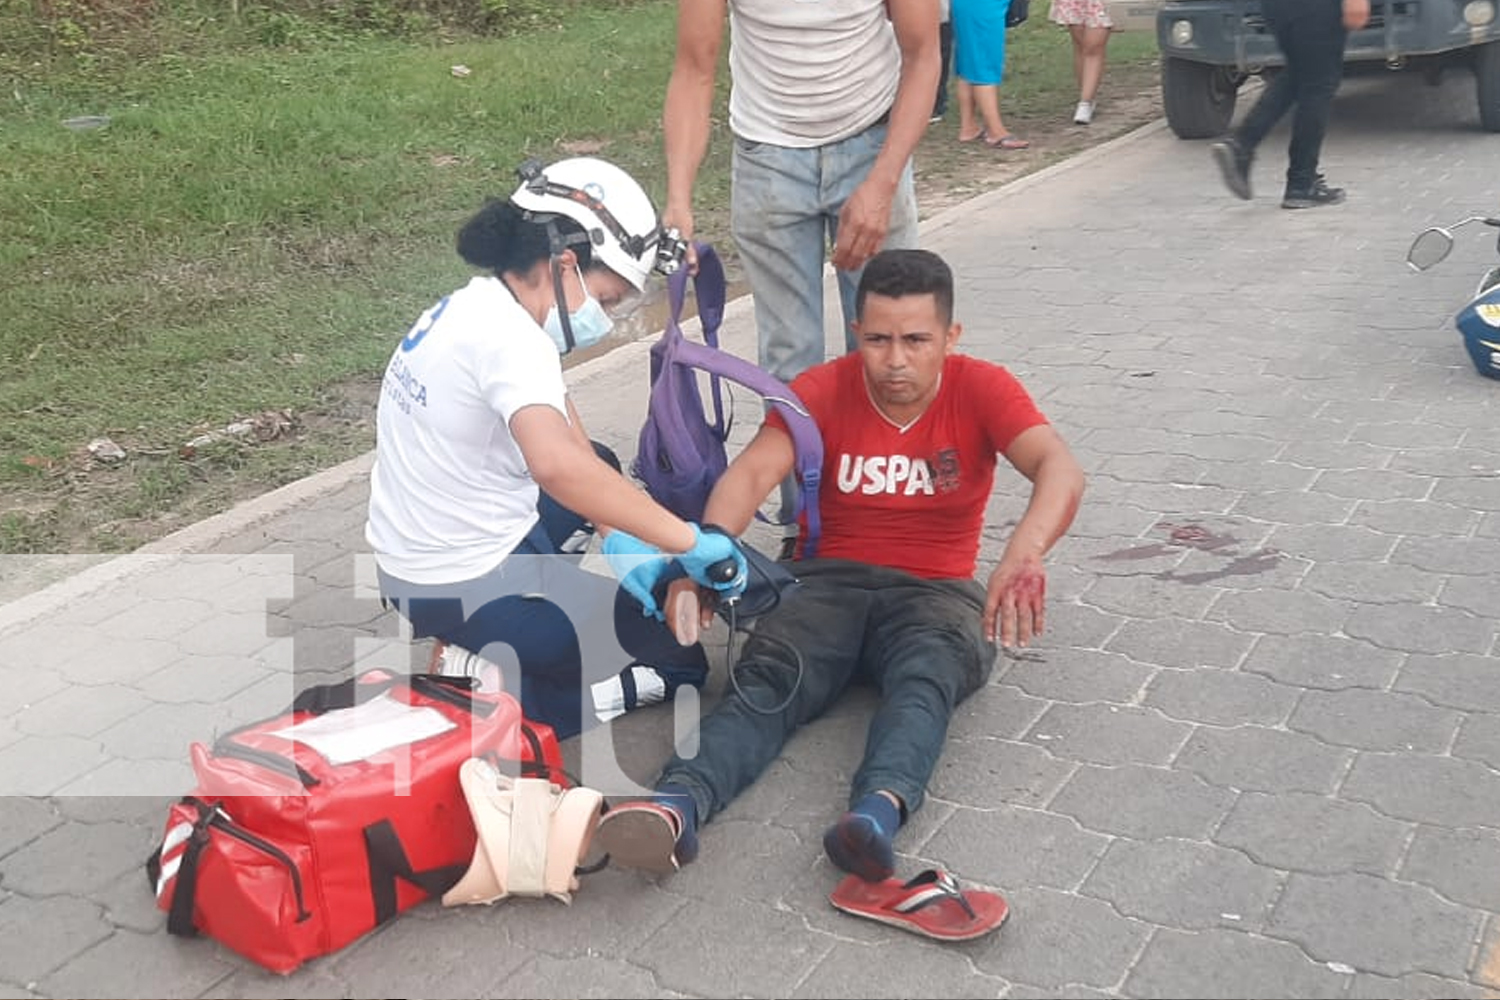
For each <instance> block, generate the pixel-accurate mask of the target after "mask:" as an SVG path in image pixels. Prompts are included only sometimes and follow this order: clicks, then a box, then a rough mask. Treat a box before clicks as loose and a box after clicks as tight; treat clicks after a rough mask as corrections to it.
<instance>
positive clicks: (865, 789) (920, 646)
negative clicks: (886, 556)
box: [659, 559, 995, 820]
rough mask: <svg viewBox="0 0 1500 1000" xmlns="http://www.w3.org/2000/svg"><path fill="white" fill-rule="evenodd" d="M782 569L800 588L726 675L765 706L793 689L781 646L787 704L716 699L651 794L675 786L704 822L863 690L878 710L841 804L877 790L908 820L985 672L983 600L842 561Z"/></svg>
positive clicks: (959, 585)
mask: <svg viewBox="0 0 1500 1000" xmlns="http://www.w3.org/2000/svg"><path fill="white" fill-rule="evenodd" d="M793 568H794V569H795V570H796V572H797V575H798V577H799V578H800V579H801V580H802V586H801V588H800V589H798V590H797V591H796V594H795V597H793V598H792V599H791V600H790V601H787V602H785V603H783V604H782V605H781V606H780V607H778V608H777V609H776V610H775V611H773V612H771V613H770V614H768V615H767V616H766V617H765V618H763V619H761V620H760V621H759V622H758V623H757V624H756V626H755V632H754V633H753V634H752V635H751V637H750V638H749V640H748V641H747V642H746V644H745V651H744V653H743V655H741V656H740V659H739V663H738V664H737V665H736V667H735V669H736V670H737V671H738V673H737V677H738V679H739V685H740V689H741V691H742V692H743V697H744V698H747V699H749V700H750V701H751V702H752V703H753V704H754V705H756V706H759V707H761V708H762V709H764V708H770V707H773V706H775V705H778V704H780V703H781V702H782V701H784V700H785V699H786V698H787V696H788V695H789V694H791V693H792V685H793V684H794V683H796V679H797V672H796V667H795V661H794V659H793V658H792V657H791V655H790V653H789V652H788V651H787V650H786V649H785V648H784V647H783V645H782V644H783V643H785V644H788V645H790V646H791V647H792V648H794V649H796V650H797V651H798V652H799V653H800V654H801V656H802V661H803V666H804V672H803V676H802V680H801V683H800V684H798V685H797V687H796V693H795V694H794V695H793V696H792V699H791V702H790V703H789V704H788V705H787V706H786V708H784V709H783V710H782V711H781V712H779V713H777V714H775V715H766V714H764V713H763V712H757V711H755V710H754V709H752V708H750V707H748V706H747V705H746V704H745V701H744V700H742V697H741V695H737V694H735V693H734V692H733V691H730V692H726V694H725V695H724V700H723V701H721V702H720V703H719V704H718V705H717V706H716V707H715V708H714V710H713V711H712V712H711V713H709V715H708V716H707V717H705V718H704V719H703V721H702V722H701V723H700V725H699V738H698V744H699V750H698V755H697V756H696V757H693V758H691V759H684V758H682V757H680V756H677V757H673V758H672V760H671V761H670V762H669V763H668V764H667V766H666V768H665V769H664V770H663V772H662V775H661V779H660V782H659V784H669V783H671V784H679V785H684V786H686V787H687V788H688V790H689V791H691V793H692V795H693V800H694V803H695V804H696V805H697V808H698V816H699V817H700V818H701V819H703V820H706V819H708V818H709V817H710V816H712V815H713V814H714V813H716V812H718V811H719V810H721V809H723V808H724V807H725V806H726V805H728V804H729V803H730V801H732V800H733V799H734V797H735V796H736V795H738V794H739V793H740V792H741V791H743V790H744V789H745V788H746V787H748V786H749V785H750V784H751V782H753V781H755V779H756V778H758V777H759V776H760V774H761V772H762V771H764V770H765V769H766V767H767V766H769V765H770V763H771V761H773V760H775V759H776V756H777V754H779V753H780V752H781V748H782V745H783V744H785V743H786V741H787V739H788V737H790V736H791V735H792V733H793V732H795V731H796V729H797V727H798V726H800V725H802V724H803V723H805V722H810V721H812V720H813V719H816V718H818V717H819V716H820V715H822V714H823V713H824V712H826V711H827V710H828V709H829V708H830V707H831V706H832V705H833V704H834V702H836V701H837V700H838V698H839V696H840V695H842V694H843V693H844V691H845V690H846V689H847V688H848V687H849V685H850V684H852V683H854V682H856V681H863V682H866V683H869V684H873V685H874V686H875V688H876V689H877V691H878V692H879V694H880V707H879V708H878V709H877V710H876V712H875V716H874V718H872V719H871V720H870V726H869V730H868V732H867V734H866V738H865V753H864V759H863V761H862V762H861V764H860V767H859V771H858V773H856V774H855V776H854V781H853V783H852V785H851V786H850V789H849V802H850V804H851V805H852V804H853V803H855V802H858V801H859V800H860V799H862V798H863V797H864V796H866V795H868V794H869V793H871V792H875V791H881V790H884V791H889V792H894V793H896V794H897V795H898V796H900V797H901V801H902V802H903V803H905V805H906V810H907V812H908V813H912V812H915V811H916V810H917V809H919V808H920V807H921V805H922V800H923V797H924V796H925V794H926V789H927V782H928V780H929V779H930V778H931V777H932V771H933V768H935V767H936V766H937V762H938V757H939V756H940V755H941V754H942V750H943V741H944V740H945V739H946V738H947V735H948V721H949V719H950V718H952V715H953V710H954V708H955V707H957V705H958V704H959V703H960V702H962V701H963V700H964V699H965V698H967V697H968V696H969V695H971V694H973V693H974V692H975V691H976V690H978V689H979V687H980V686H981V685H983V684H984V682H985V681H986V680H987V679H988V678H989V674H990V669H991V667H992V666H993V665H994V660H995V647H994V645H993V644H992V643H989V642H986V641H985V638H984V633H983V630H982V628H981V622H980V617H981V614H982V612H983V610H984V591H983V589H982V588H981V587H980V586H979V584H977V583H975V582H974V581H973V580H923V579H920V578H918V577H915V576H912V575H911V574H909V573H903V572H901V571H900V570H894V569H887V568H885V567H883V566H870V565H866V564H864V563H857V562H849V561H846V560H842V559H813V560H809V561H807V562H799V563H796V564H795V565H794V567H793Z"/></svg>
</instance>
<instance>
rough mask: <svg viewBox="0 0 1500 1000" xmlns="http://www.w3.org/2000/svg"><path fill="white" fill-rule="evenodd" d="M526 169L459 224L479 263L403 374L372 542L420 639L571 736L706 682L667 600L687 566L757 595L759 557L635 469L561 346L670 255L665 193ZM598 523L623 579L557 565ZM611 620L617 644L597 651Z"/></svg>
mask: <svg viewBox="0 0 1500 1000" xmlns="http://www.w3.org/2000/svg"><path fill="white" fill-rule="evenodd" d="M520 173H521V184H520V186H519V187H518V188H517V189H516V191H515V193H514V194H512V195H511V197H510V198H509V199H508V200H506V201H492V202H490V203H489V204H488V205H486V206H485V207H484V208H483V209H481V210H480V211H479V212H478V213H477V214H476V215H474V216H473V217H472V218H471V219H469V220H468V222H467V223H465V225H464V226H463V228H462V229H461V230H460V231H459V234H458V253H459V255H460V256H461V257H462V258H463V259H464V260H465V261H466V262H467V263H469V264H470V265H472V266H473V267H475V268H478V269H479V270H480V271H481V272H482V273H481V274H480V275H478V276H476V277H474V278H473V279H472V280H470V282H469V283H468V284H467V285H465V286H464V287H462V288H460V289H458V290H457V291H455V292H453V293H452V294H450V295H448V296H447V297H445V298H443V299H442V300H441V301H439V302H438V303H436V304H435V305H434V306H432V307H431V308H430V309H428V310H427V311H426V312H425V313H423V315H422V316H421V317H420V318H419V319H418V320H417V322H416V324H415V325H414V326H413V327H412V328H411V330H410V331H409V332H408V333H407V335H406V337H405V338H404V339H403V340H402V341H401V343H400V344H399V345H398V346H397V348H396V350H395V352H394V353H393V355H392V357H391V360H390V363H389V365H388V367H387V368H386V372H385V379H384V383H383V385H382V392H381V396H380V402H379V405H378V412H377V418H376V447H375V464H374V468H373V469H372V470H371V473H370V501H369V513H368V520H367V522H366V528H365V535H366V539H367V541H368V542H369V544H370V546H371V548H372V549H373V551H374V553H375V559H376V565H377V567H378V573H377V575H378V579H379V582H380V589H381V595H382V597H384V598H385V599H386V600H387V602H389V603H390V604H391V605H392V606H393V607H395V608H396V610H397V611H398V612H399V613H400V614H401V615H403V616H404V617H405V618H406V619H407V620H408V621H409V622H410V623H411V626H412V632H413V635H414V637H416V638H426V637H435V638H437V639H439V640H441V641H442V642H443V643H445V644H446V645H447V646H448V647H449V650H450V653H451V652H452V651H453V650H460V651H467V652H470V653H475V654H479V656H481V657H483V660H484V661H490V662H494V663H506V664H510V666H507V667H506V668H505V677H504V683H505V687H506V689H507V690H510V691H511V692H512V693H516V691H517V690H519V692H520V698H521V702H522V707H523V709H524V710H525V712H526V714H527V716H528V717H529V718H532V719H535V720H537V721H541V722H546V723H548V724H550V725H552V726H553V728H554V729H556V730H557V733H558V736H560V737H564V738H566V737H567V736H569V735H572V734H573V733H576V732H577V731H579V730H580V729H581V728H583V727H584V726H586V725H587V724H589V720H590V718H591V716H592V717H594V718H599V719H607V718H610V717H612V716H613V715H617V714H619V712H621V711H624V710H627V709H629V708H632V707H634V706H635V704H645V703H648V702H650V701H660V700H662V699H664V698H667V697H670V696H671V695H672V693H673V692H674V691H675V689H676V687H677V686H678V685H679V684H681V683H690V684H694V685H699V684H701V683H702V680H703V677H704V676H705V674H706V670H707V667H706V660H705V658H704V655H703V651H702V649H701V648H700V647H698V646H687V647H684V646H680V645H678V644H677V643H676V641H675V640H673V639H672V637H671V633H670V632H669V631H668V630H667V628H666V627H665V626H664V625H663V624H662V623H661V622H660V620H659V619H660V613H659V611H657V609H656V606H655V603H654V600H653V598H652V592H653V590H654V589H655V587H656V584H657V583H658V582H659V580H660V578H661V576H662V574H663V573H665V572H666V570H667V568H668V565H669V563H670V562H671V560H672V559H675V561H676V562H677V563H678V564H680V566H681V568H682V569H683V570H684V571H685V572H686V573H687V574H688V575H689V576H691V577H692V578H694V579H695V580H699V581H700V582H702V583H704V584H705V585H711V586H717V587H718V588H720V589H721V590H730V591H733V590H735V589H736V588H743V581H744V557H743V556H742V555H740V553H739V551H738V549H737V548H736V547H735V546H734V545H733V543H732V542H731V541H730V540H729V539H727V538H725V537H723V536H721V535H716V534H714V533H712V532H702V531H700V530H699V528H698V526H697V525H696V524H692V523H689V522H685V521H682V520H680V519H679V518H677V517H676V516H675V515H673V514H671V513H669V512H668V511H667V510H665V509H664V508H662V507H660V506H658V505H657V504H656V503H655V502H654V501H653V500H651V499H650V498H649V497H648V496H647V495H646V494H645V493H644V492H643V491H641V490H640V489H638V488H636V487H635V486H634V485H633V484H632V483H630V482H629V481H627V480H626V479H625V478H624V477H623V476H621V474H620V472H619V471H618V464H611V462H610V461H606V457H607V458H608V459H613V456H612V455H610V454H609V452H608V450H607V449H603V448H596V446H594V445H593V444H592V443H591V442H590V440H589V438H588V435H587V434H586V433H585V431H584V429H583V425H582V423H581V422H580V420H579V417H578V412H577V411H576V410H575V409H574V407H573V403H572V401H571V400H570V399H569V398H568V395H567V390H566V387H565V385H564V382H563V374H562V363H561V360H560V355H561V354H565V353H567V352H568V351H571V350H575V349H578V348H583V347H587V346H590V345H591V344H594V343H596V342H598V341H599V340H600V339H601V338H602V337H604V336H605V334H607V333H608V332H609V330H610V327H611V326H612V320H611V319H610V316H609V313H610V311H611V310H612V309H618V308H619V307H620V306H621V305H622V304H623V303H624V302H625V301H626V300H628V299H630V298H632V297H634V296H636V295H639V294H640V293H641V291H642V290H643V289H644V288H645V284H646V279H647V277H648V276H649V275H650V274H651V272H652V270H653V268H654V267H658V266H665V264H664V263H663V264H662V265H658V260H659V259H660V260H662V261H666V260H670V259H671V254H670V247H671V241H670V240H664V239H663V237H662V232H661V229H660V226H659V225H658V219H657V214H656V210H655V208H654V207H653V205H652V203H651V200H650V198H649V197H648V196H647V195H646V193H645V191H643V190H642V189H641V187H640V185H639V184H637V183H636V182H635V181H634V180H633V179H632V178H631V177H630V176H629V175H628V174H626V173H625V172H624V171H623V170H621V169H619V168H618V167H616V166H614V165H612V164H610V163H607V162H604V161H602V160H598V159H593V158H587V157H579V158H573V159H567V160H562V161H559V162H557V163H553V164H551V165H550V166H547V167H543V166H542V165H541V164H539V163H537V162H535V161H531V162H528V164H526V165H525V166H523V167H522V169H521V172H520ZM586 522H592V524H594V525H597V526H599V530H600V531H601V533H604V534H605V539H604V544H603V551H604V554H605V556H606V558H607V559H608V560H609V563H610V566H611V569H613V570H614V571H615V573H616V575H617V576H619V577H620V580H621V587H616V585H615V583H614V581H612V580H609V579H608V578H605V577H600V576H597V575H596V574H592V573H588V572H585V571H583V570H581V569H579V568H578V567H577V566H576V565H575V564H574V563H572V562H570V561H565V560H563V559H561V558H558V552H559V546H560V545H561V543H562V542H563V541H565V540H566V539H567V538H568V537H569V536H570V535H571V534H572V533H573V531H574V529H576V528H578V527H580V526H582V525H584V524H585V523H586ZM662 553H665V555H662ZM527 557H534V558H527ZM731 568H732V570H733V572H730V571H729V570H730V569H731ZM711 577H712V579H716V580H720V581H726V582H720V583H718V584H713V583H711V582H710V580H711ZM621 589H623V591H625V592H628V594H629V595H630V596H629V597H626V596H624V595H623V594H621V593H619V591H620V590H621ZM538 597H545V598H547V600H538V599H537V598H538ZM643 609H644V610H645V611H646V612H647V614H645V615H643V614H642V610H643ZM653 613H654V614H653ZM601 621H602V622H603V623H604V624H605V626H606V628H605V630H604V631H605V632H607V633H609V634H608V640H610V641H607V642H605V643H604V645H602V646H593V645H591V644H592V643H593V641H594V640H593V638H592V636H594V635H596V634H597V633H599V631H600V630H599V628H598V627H597V626H598V625H599V623H600V622H601ZM611 621H612V622H613V624H614V628H613V629H609V628H608V627H607V626H608V625H609V624H610V623H611ZM601 649H604V650H606V652H603V653H601V652H600V650H601ZM445 660H446V661H447V662H448V663H450V664H453V663H460V662H461V663H464V664H465V667H464V668H462V669H463V670H467V669H469V668H468V667H467V664H469V663H474V662H481V661H476V660H474V658H472V657H464V656H451V655H450V656H445ZM512 670H518V671H519V677H516V676H515V675H514V674H512V673H511V671H512Z"/></svg>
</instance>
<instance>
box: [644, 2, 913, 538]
mask: <svg viewBox="0 0 1500 1000" xmlns="http://www.w3.org/2000/svg"><path fill="white" fill-rule="evenodd" d="M726 18H727V20H728V22H729V72H730V77H731V89H730V97H729V127H730V130H731V131H732V132H733V133H734V158H733V167H732V173H731V182H730V183H731V186H732V190H731V198H730V215H731V219H730V224H731V228H732V231H733V234H734V240H735V244H736V246H737V247H738V249H739V253H740V259H741V261H742V262H743V267H744V269H745V277H746V279H747V280H748V281H749V283H750V291H751V294H752V295H753V296H754V299H755V322H756V327H757V329H758V330H759V336H760V365H761V367H762V368H764V369H766V370H767V371H769V372H770V373H771V374H773V375H775V376H777V377H778V378H780V379H782V380H783V381H786V382H790V381H791V380H792V379H794V378H796V377H797V376H798V375H800V374H801V373H802V372H803V371H804V370H806V369H807V368H810V367H812V366H813V365H815V364H819V363H821V362H822V361H824V360H825V357H824V353H825V352H824V341H823V264H824V260H825V255H826V254H827V253H828V251H829V250H830V249H831V257H832V261H833V266H834V267H835V268H836V269H837V273H838V279H839V297H840V299H841V305H842V309H843V319H844V347H845V350H853V349H854V346H855V342H854V335H853V331H852V330H851V329H850V326H849V324H850V322H851V321H852V320H853V319H854V293H855V290H856V288H857V287H858V285H859V277H860V274H861V273H862V271H863V269H864V265H865V262H866V261H867V260H869V259H870V258H871V257H872V256H874V254H875V253H876V252H877V251H879V250H881V249H883V248H912V247H915V246H916V245H917V203H916V191H915V187H914V185H913V181H912V168H911V155H912V151H913V150H914V149H916V146H917V143H918V142H920V141H921V138H922V133H923V132H924V131H925V129H926V128H927V121H928V119H929V118H930V117H931V115H932V95H933V94H934V93H935V92H936V89H937V83H938V76H939V71H940V66H941V57H940V54H939V50H938V19H939V18H938V0H680V3H679V5H678V11H677V55H676V62H675V63H674V65H673V68H672V78H671V82H670V83H669V84H668V85H667V97H666V107H665V111H664V115H663V125H664V129H665V134H666V157H667V199H666V206H665V211H664V212H663V213H662V225H663V226H664V227H672V226H675V227H676V228H677V229H679V230H680V231H681V232H682V234H683V236H684V238H687V239H689V240H690V239H691V238H692V234H693V207H692V195H693V182H694V180H695V178H696V177H697V173H698V166H699V164H700V163H702V162H703V156H704V154H705V152H706V151H707V148H708V139H709V130H710V124H709V116H710V112H711V111H712V108H713V100H714V79H715V75H716V71H717V67H718V62H719V48H720V44H721V42H722V39H723V34H724V22H725V20H726ZM789 504H790V497H789V495H788V491H786V490H784V491H783V510H784V511H787V510H789V509H790V507H789Z"/></svg>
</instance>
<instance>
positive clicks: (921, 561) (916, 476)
mask: <svg viewBox="0 0 1500 1000" xmlns="http://www.w3.org/2000/svg"><path fill="white" fill-rule="evenodd" d="M792 390H793V391H794V392H796V394H797V395H798V397H799V398H801V400H802V402H803V403H805V404H806V405H807V408H808V410H809V411H810V412H811V413H812V415H813V419H814V420H816V421H817V424H818V430H819V431H821V432H822V435H823V480H822V484H821V486H820V488H819V493H818V510H819V513H820V514H821V516H822V521H823V532H822V537H821V538H820V539H819V541H818V550H817V555H818V556H819V557H820V558H822V557H827V558H830V559H856V560H859V561H860V562H866V563H873V564H875V565H879V566H889V567H891V568H893V569H900V570H905V571H906V572H908V573H911V574H913V575H915V576H920V577H924V578H927V579H936V578H945V577H946V578H962V577H972V576H973V575H974V568H975V565H976V564H977V562H978V560H979V533H980V530H981V529H982V528H983V526H984V510H985V507H986V505H987V504H988V503H989V498H990V491H991V490H992V489H993V487H994V483H995V464H996V456H997V455H998V454H999V453H1001V452H1004V451H1005V449H1006V448H1008V447H1010V443H1011V442H1012V441H1013V440H1015V438H1016V435H1018V434H1020V433H1021V432H1022V431H1024V430H1027V429H1028V428H1031V427H1035V426H1037V425H1038V424H1045V423H1046V422H1047V418H1046V417H1044V416H1042V414H1041V412H1040V411H1039V410H1037V408H1036V404H1035V403H1034V402H1032V399H1031V395H1030V394H1029V393H1028V392H1027V391H1026V389H1025V388H1024V387H1023V386H1022V385H1021V383H1020V382H1018V381H1016V378H1015V376H1013V375H1011V373H1010V372H1008V371H1006V370H1005V369H1004V368H1003V367H1001V366H1000V365H997V364H993V363H991V362H989V361H983V360H980V359H978V358H972V357H969V356H967V355H963V354H951V355H949V356H948V360H947V361H946V362H945V363H944V366H943V380H942V384H941V385H940V386H939V387H938V393H937V396H936V398H934V399H933V401H932V405H930V406H929V407H928V408H927V410H926V412H924V413H923V414H922V415H921V416H920V417H918V418H917V419H916V420H915V421H914V422H913V423H912V424H911V425H910V426H908V427H906V428H905V429H902V428H900V427H897V426H896V425H895V424H893V423H891V421H890V420H888V419H887V418H886V417H885V415H884V414H882V413H881V412H880V411H879V410H877V409H876V408H875V404H874V403H873V402H872V401H871V399H870V394H869V390H868V389H867V387H866V386H865V380H864V368H863V366H862V364H861V361H860V356H859V354H858V353H854V354H846V355H844V356H843V357H841V358H838V359H836V360H834V361H829V362H826V363H825V364H821V365H818V366H816V367H814V368H809V369H808V370H807V371H805V372H803V373H802V374H801V375H800V376H798V377H797V379H796V380H795V381H793V382H792ZM766 419H767V420H768V421H769V422H770V423H771V425H772V426H775V427H779V428H781V429H782V430H786V422H785V421H784V420H783V419H782V418H781V416H780V414H778V413H775V412H774V411H773V412H772V413H770V414H769V415H768V416H767V418H766ZM803 529H804V531H805V530H806V519H805V518H804V519H803Z"/></svg>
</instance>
